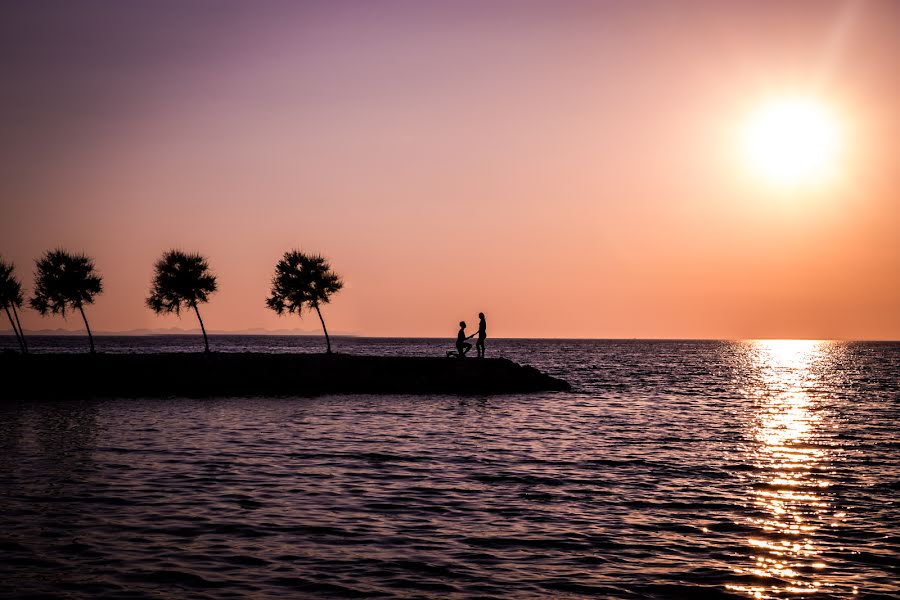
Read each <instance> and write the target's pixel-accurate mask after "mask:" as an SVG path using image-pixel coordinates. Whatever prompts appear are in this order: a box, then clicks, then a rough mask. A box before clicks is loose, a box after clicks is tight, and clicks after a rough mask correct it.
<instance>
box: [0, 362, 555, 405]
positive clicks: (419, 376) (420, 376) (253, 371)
mask: <svg viewBox="0 0 900 600" xmlns="http://www.w3.org/2000/svg"><path fill="white" fill-rule="evenodd" d="M0 366H2V371H3V372H4V373H7V374H8V377H7V383H8V385H10V388H11V389H10V391H11V393H10V394H8V395H6V397H7V400H8V401H9V400H15V399H36V398H47V399H67V398H112V397H125V398H139V397H174V396H183V397H191V398H203V397H213V396H215V397H220V396H228V397H254V396H320V395H325V394H451V395H493V394H512V393H528V392H542V391H569V390H571V386H570V385H569V384H568V382H566V381H563V380H562V379H558V378H556V377H552V376H550V375H547V374H545V373H542V372H540V371H538V370H537V369H535V368H534V367H529V366H523V365H520V364H518V363H515V362H513V361H511V360H508V359H505V358H485V359H478V358H465V359H455V358H443V357H424V356H423V357H405V356H369V355H353V354H332V355H328V354H306V353H297V354H271V353H257V352H245V353H227V352H225V353H217V352H213V353H210V354H203V353H197V354H189V353H177V352H176V353H156V354H93V355H92V354H86V353H85V354H28V355H21V354H17V353H4V354H2V355H0ZM8 389H9V388H8Z"/></svg>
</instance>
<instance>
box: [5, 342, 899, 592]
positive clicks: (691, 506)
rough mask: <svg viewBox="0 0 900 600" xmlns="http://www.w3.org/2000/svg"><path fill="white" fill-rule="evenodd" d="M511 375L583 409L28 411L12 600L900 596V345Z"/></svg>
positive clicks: (538, 400) (258, 403)
mask: <svg viewBox="0 0 900 600" xmlns="http://www.w3.org/2000/svg"><path fill="white" fill-rule="evenodd" d="M451 343H452V340H435V339H372V338H350V337H344V338H341V337H338V338H335V339H334V340H333V344H334V346H335V350H336V351H338V352H344V353H350V354H377V355H403V356H443V355H444V354H445V352H446V351H447V350H448V349H449V348H450V345H451ZM96 344H97V349H98V351H99V352H162V351H166V352H169V351H173V352H197V351H200V350H201V349H202V340H201V339H200V338H199V337H198V336H158V337H152V336H148V337H108V336H104V337H99V336H98V337H97V338H96ZM210 344H211V346H212V348H213V350H214V351H217V352H247V351H250V352H321V351H322V350H323V348H324V340H323V339H322V338H319V337H287V336H285V337H275V336H213V337H211V340H210ZM0 346H3V347H7V348H11V347H13V346H14V342H13V340H12V339H11V338H3V339H2V340H0ZM31 348H32V350H33V351H34V352H84V351H86V348H87V343H86V340H85V339H84V338H82V337H40V338H39V337H33V338H31ZM487 354H488V357H501V356H502V357H506V358H509V359H512V360H514V361H517V362H519V363H523V364H528V365H532V366H534V367H537V368H538V369H541V370H542V371H545V372H547V373H550V374H552V375H554V376H557V377H561V378H563V379H566V380H567V381H569V382H570V383H571V384H572V386H573V390H572V391H571V392H565V393H562V392H548V393H535V394H513V395H498V396H490V397H479V396H442V395H435V396H420V395H382V396H375V395H347V396H321V397H314V398H301V397H297V398H291V397H287V398H229V397H221V398H219V397H216V398H205V399H185V398H147V399H137V400H134V399H130V400H126V399H114V398H113V399H97V400H75V399H72V400H65V399H62V400H59V401H25V400H23V399H21V398H16V397H12V398H10V397H8V396H7V397H6V398H5V400H4V401H3V402H2V403H0V597H3V598H160V599H162V598H200V599H203V598H210V599H212V598H351V597H352V598H366V597H372V598H582V597H599V598H793V599H801V598H816V599H819V598H900V344H898V343H861V342H831V341H804V340H783V341H646V340H518V339H517V340H511V339H510V340H500V339H496V340H495V339H488V343H487ZM448 360H451V359H448ZM466 360H477V359H475V358H469V359H466ZM47 376H48V377H53V373H48V374H47ZM161 376H164V374H163V375H161ZM14 377H16V374H15V373H9V372H7V373H3V374H2V378H3V380H7V379H8V378H14Z"/></svg>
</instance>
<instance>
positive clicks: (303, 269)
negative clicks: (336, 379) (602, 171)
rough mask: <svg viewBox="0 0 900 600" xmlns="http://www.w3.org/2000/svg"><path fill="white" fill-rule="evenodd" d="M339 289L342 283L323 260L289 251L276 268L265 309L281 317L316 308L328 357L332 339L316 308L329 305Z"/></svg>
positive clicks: (316, 255)
mask: <svg viewBox="0 0 900 600" xmlns="http://www.w3.org/2000/svg"><path fill="white" fill-rule="evenodd" d="M342 287H344V282H343V281H341V278H340V277H339V276H338V275H337V273H335V272H334V271H332V270H331V266H330V265H329V264H328V261H326V260H325V259H324V258H323V257H321V256H319V255H318V254H304V253H303V252H300V251H299V250H291V251H289V252H285V253H284V257H283V258H282V259H281V260H279V261H278V263H277V264H276V265H275V276H274V277H273V278H272V295H271V296H270V297H269V298H266V306H268V307H269V308H271V309H272V310H274V311H275V312H276V313H278V314H279V315H281V314H284V311H287V312H289V313H294V312H296V313H297V314H298V315H300V314H301V313H302V311H303V308H304V307H309V308H310V309H315V311H316V314H318V315H319V321H321V322H322V331H324V332H325V344H326V345H327V348H328V354H331V339H330V338H329V337H328V329H327V328H326V327H325V319H323V318H322V311H321V310H320V308H319V307H320V306H321V305H322V304H328V302H329V301H330V300H331V296H332V294H335V293H336V292H338V291H340V289H341V288H342ZM301 316H302V315H301Z"/></svg>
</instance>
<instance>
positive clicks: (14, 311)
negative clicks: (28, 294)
mask: <svg viewBox="0 0 900 600" xmlns="http://www.w3.org/2000/svg"><path fill="white" fill-rule="evenodd" d="M12 307H13V315H14V316H15V317H16V325H18V326H19V335H20V336H21V337H22V348H23V349H24V350H25V354H28V342H26V341H25V330H24V329H22V324H21V323H20V322H19V311H17V310H16V305H15V304H13V305H12Z"/></svg>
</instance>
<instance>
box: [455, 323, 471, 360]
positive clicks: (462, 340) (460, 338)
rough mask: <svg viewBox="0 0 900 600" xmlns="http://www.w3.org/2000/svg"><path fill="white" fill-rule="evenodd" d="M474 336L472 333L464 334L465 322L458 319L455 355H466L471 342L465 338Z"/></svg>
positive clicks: (463, 356)
mask: <svg viewBox="0 0 900 600" xmlns="http://www.w3.org/2000/svg"><path fill="white" fill-rule="evenodd" d="M474 336H475V334H474V333H473V334H472V335H470V336H466V322H465V321H460V322H459V333H458V334H457V335H456V355H457V356H459V357H460V358H465V357H466V353H467V352H468V351H469V350H471V349H472V344H470V343H469V342H467V341H466V340H467V339H469V338H471V337H474Z"/></svg>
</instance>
